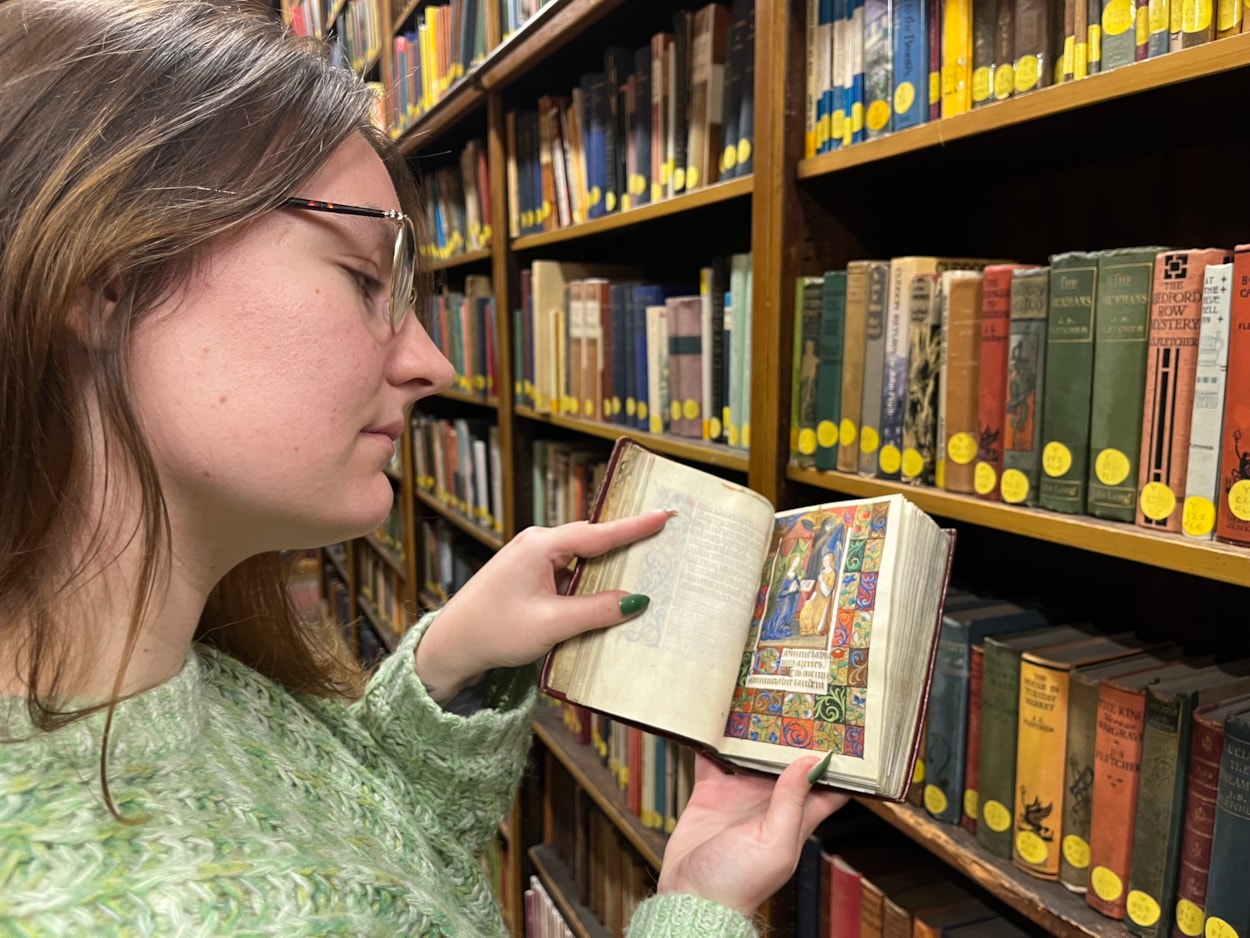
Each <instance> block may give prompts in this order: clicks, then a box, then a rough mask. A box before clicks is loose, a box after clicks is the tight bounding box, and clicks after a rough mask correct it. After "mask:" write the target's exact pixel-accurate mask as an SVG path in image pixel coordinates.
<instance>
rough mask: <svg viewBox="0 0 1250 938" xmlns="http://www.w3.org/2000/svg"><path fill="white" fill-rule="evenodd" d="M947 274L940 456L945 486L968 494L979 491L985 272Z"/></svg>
mask: <svg viewBox="0 0 1250 938" xmlns="http://www.w3.org/2000/svg"><path fill="white" fill-rule="evenodd" d="M943 277H944V278H949V282H948V284H947V286H946V287H945V289H944V292H945V293H946V302H945V304H944V306H943V310H944V322H943V333H944V334H943V345H944V354H945V356H946V369H945V371H944V373H943V382H942V387H941V389H940V390H939V393H940V394H941V395H942V396H943V397H944V398H945V402H944V403H945V414H946V420H945V429H946V432H945V434H944V441H943V445H942V450H941V451H940V452H939V453H938V459H939V462H940V461H942V460H945V463H946V468H945V470H944V472H943V473H942V477H943V479H942V487H943V488H945V489H946V490H947V491H948V492H963V493H965V494H969V495H970V494H972V493H973V491H974V490H975V485H974V474H975V466H974V463H975V460H976V455H977V404H978V394H979V391H980V371H979V366H980V351H981V281H982V274H981V273H980V272H979V271H951V272H949V273H946V274H943ZM947 317H949V319H947ZM947 322H949V326H947Z"/></svg>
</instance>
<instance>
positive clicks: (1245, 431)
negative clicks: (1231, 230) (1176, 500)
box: [1215, 244, 1250, 544]
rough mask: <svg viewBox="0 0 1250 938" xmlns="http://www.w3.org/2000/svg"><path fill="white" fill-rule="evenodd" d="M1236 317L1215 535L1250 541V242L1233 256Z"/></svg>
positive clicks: (1231, 336)
mask: <svg viewBox="0 0 1250 938" xmlns="http://www.w3.org/2000/svg"><path fill="white" fill-rule="evenodd" d="M1230 318H1231V321H1230V322H1229V324H1228V325H1229V328H1228V365H1229V367H1228V375H1227V377H1226V379H1225V381H1226V384H1225V386H1224V427H1223V429H1222V430H1221V432H1220V484H1219V488H1218V490H1217V492H1218V494H1219V498H1218V504H1217V505H1216V506H1215V536H1216V538H1217V539H1219V540H1221V541H1230V542H1232V543H1234V544H1250V244H1239V245H1237V251H1236V254H1235V255H1234V256H1233V302H1232V313H1231V317H1230Z"/></svg>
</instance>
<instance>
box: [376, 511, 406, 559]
mask: <svg viewBox="0 0 1250 938" xmlns="http://www.w3.org/2000/svg"><path fill="white" fill-rule="evenodd" d="M373 536H374V538H375V539H376V540H377V542H378V543H379V544H381V545H382V546H383V547H385V548H386V549H387V550H389V551H390V552H391V553H392V554H394V556H395V557H396V559H398V560H399V562H400V563H402V562H403V560H404V557H405V556H406V555H407V553H408V549H407V547H406V546H405V544H404V537H405V535H404V515H403V512H402V511H401V510H400V504H399V499H395V501H394V503H393V504H392V505H391V510H390V511H389V512H388V513H387V515H386V520H385V521H383V522H382V523H381V524H379V525H378V526H377V528H375V529H374V532H373Z"/></svg>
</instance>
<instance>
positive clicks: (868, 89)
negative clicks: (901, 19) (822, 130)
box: [864, 0, 894, 139]
mask: <svg viewBox="0 0 1250 938" xmlns="http://www.w3.org/2000/svg"><path fill="white" fill-rule="evenodd" d="M892 6H893V4H892V2H891V0H865V3H864V125H865V128H866V136H867V137H868V138H869V139H872V138H873V137H880V136H882V135H884V134H888V133H889V132H890V131H891V130H893V129H894V120H893V117H894V103H893V92H894V71H893V63H892V51H893V46H892V42H893V41H892V39H891V35H890V27H891V22H892V18H893V9H892Z"/></svg>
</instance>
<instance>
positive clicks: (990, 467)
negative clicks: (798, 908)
mask: <svg viewBox="0 0 1250 938" xmlns="http://www.w3.org/2000/svg"><path fill="white" fill-rule="evenodd" d="M1025 266H1028V265H1024V264H991V265H990V266H989V267H986V268H985V278H984V280H983V281H982V282H981V369H980V377H979V382H978V391H979V394H978V398H977V464H976V471H975V476H974V483H975V488H976V494H977V495H979V496H980V497H981V498H985V499H989V500H990V501H993V502H996V501H999V500H1000V496H999V494H998V477H999V476H1001V475H1002V474H1003V442H1004V441H1003V420H1004V417H1005V413H1006V403H1007V396H1006V395H1007V350H1008V348H1009V344H1010V343H1009V340H1010V337H1011V272H1012V271H1013V270H1018V269H1022V268H1024V267H1025ZM969 738H970V739H971V737H969Z"/></svg>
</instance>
